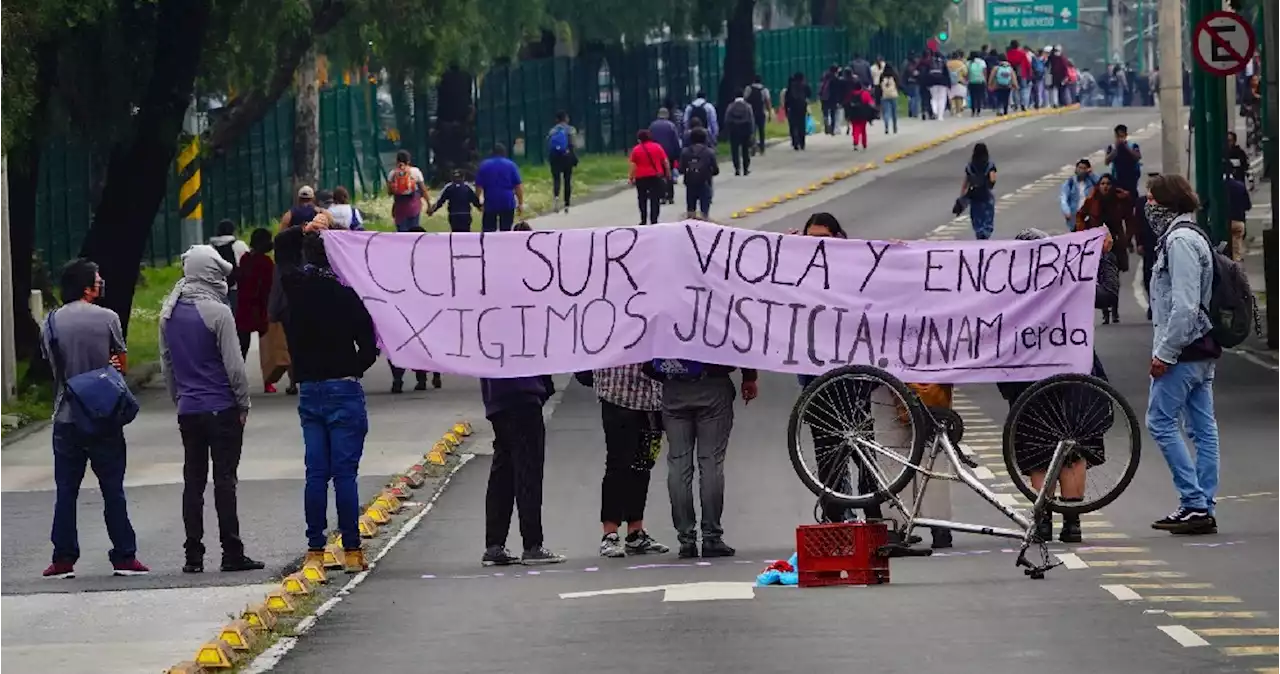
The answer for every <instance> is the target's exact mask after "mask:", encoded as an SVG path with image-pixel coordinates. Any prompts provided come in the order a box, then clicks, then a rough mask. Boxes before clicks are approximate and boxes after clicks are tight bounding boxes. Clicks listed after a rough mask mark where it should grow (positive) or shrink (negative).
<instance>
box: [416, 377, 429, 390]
mask: <svg viewBox="0 0 1280 674" xmlns="http://www.w3.org/2000/svg"><path fill="white" fill-rule="evenodd" d="M413 390H415V391H425V390H427V380H426V379H423V380H420V381H419V382H418V383H417V384H414V385H413Z"/></svg>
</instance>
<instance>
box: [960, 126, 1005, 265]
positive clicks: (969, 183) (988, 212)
mask: <svg viewBox="0 0 1280 674" xmlns="http://www.w3.org/2000/svg"><path fill="white" fill-rule="evenodd" d="M995 185H996V165H995V162H993V161H991V153H990V151H989V150H988V149H987V144H986V143H977V144H975V145H974V146H973V154H972V155H971V156H970V157H969V163H968V164H965V166H964V182H962V183H961V184H960V197H961V198H962V199H965V200H967V201H968V203H969V220H970V222H972V224H973V235H974V237H976V238H977V239H978V240H980V241H985V240H986V239H990V238H991V234H992V232H994V231H995V227H996V200H995V194H993V193H992V189H993V188H994V187H995Z"/></svg>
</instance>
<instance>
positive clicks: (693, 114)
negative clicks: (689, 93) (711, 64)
mask: <svg viewBox="0 0 1280 674" xmlns="http://www.w3.org/2000/svg"><path fill="white" fill-rule="evenodd" d="M695 119H696V120H698V121H699V122H702V128H704V129H706V130H707V133H708V134H710V136H711V137H712V138H719V137H720V120H718V119H716V106H714V105H712V104H711V102H710V101H708V100H707V94H706V92H704V91H702V90H698V95H697V96H694V98H693V102H692V103H690V104H689V105H688V107H686V108H685V109H684V123H685V126H687V127H688V128H690V129H692V128H693V120H695Z"/></svg>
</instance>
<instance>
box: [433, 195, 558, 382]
mask: <svg viewBox="0 0 1280 674" xmlns="http://www.w3.org/2000/svg"><path fill="white" fill-rule="evenodd" d="M565 210H566V211H567V210H569V209H567V208H566V209H565ZM441 386H444V383H443V382H441V381H440V373H439V372H434V373H432V375H431V388H440V387H441Z"/></svg>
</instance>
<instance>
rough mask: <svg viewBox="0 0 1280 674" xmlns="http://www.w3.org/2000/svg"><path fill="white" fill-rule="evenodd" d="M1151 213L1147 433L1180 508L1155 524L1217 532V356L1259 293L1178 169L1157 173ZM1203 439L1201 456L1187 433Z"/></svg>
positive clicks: (1247, 323)
mask: <svg viewBox="0 0 1280 674" xmlns="http://www.w3.org/2000/svg"><path fill="white" fill-rule="evenodd" d="M1149 188H1150V194H1149V196H1148V199H1147V205H1146V208H1145V210H1146V215H1147V221H1148V222H1149V223H1150V226H1151V227H1152V229H1153V231H1155V232H1157V235H1158V236H1159V243H1158V244H1157V253H1156V262H1155V265H1154V267H1153V269H1152V277H1151V320H1152V328H1153V330H1152V342H1153V343H1152V349H1151V392H1150V395H1149V396H1148V404H1147V419H1146V421H1147V431H1148V432H1149V433H1150V434H1151V437H1152V439H1154V440H1155V442H1156V445H1157V446H1159V447H1160V452H1161V453H1162V454H1164V458H1165V461H1166V462H1167V463H1168V464H1169V471H1170V472H1171V473H1172V474H1173V485H1174V487H1175V488H1176V489H1177V490H1178V497H1179V498H1178V501H1179V504H1178V508H1177V510H1174V511H1173V512H1172V513H1170V514H1169V515H1168V516H1166V517H1164V518H1161V519H1159V520H1156V521H1155V522H1153V523H1152V525H1151V526H1152V528H1154V529H1159V530H1162V531H1168V532H1170V533H1174V534H1212V533H1217V532H1218V522H1217V519H1216V516H1215V513H1214V503H1215V497H1216V495H1217V491H1218V423H1217V420H1216V419H1215V416H1214V406H1213V379H1214V369H1215V361H1216V360H1217V359H1218V358H1219V357H1221V355H1222V349H1223V348H1230V347H1233V346H1236V345H1237V344H1239V343H1240V342H1242V341H1244V339H1245V338H1246V337H1248V335H1249V331H1250V330H1251V329H1252V328H1253V318H1254V317H1253V303H1252V301H1253V297H1252V292H1251V291H1250V289H1249V281H1248V277H1247V276H1245V273H1244V270H1243V268H1242V267H1240V266H1239V265H1238V264H1236V263H1235V262H1232V261H1231V259H1230V258H1228V257H1227V256H1225V255H1223V254H1221V253H1219V252H1217V251H1216V250H1215V249H1214V248H1213V246H1212V244H1211V243H1210V242H1209V238H1208V235H1207V234H1206V233H1205V231H1204V230H1202V229H1200V227H1198V226H1197V225H1196V211H1197V210H1199V208H1200V202H1199V200H1198V199H1197V198H1196V194H1195V191H1194V190H1192V188H1191V185H1190V184H1189V183H1187V180H1186V178H1183V177H1182V176H1180V175H1176V174H1174V175H1159V176H1155V177H1153V178H1152V179H1151V182H1150V185H1149ZM1184 423H1185V427H1186V431H1187V436H1188V437H1190V439H1191V441H1192V442H1194V443H1195V458H1194V460H1193V459H1192V457H1191V453H1190V452H1189V451H1188V449H1187V445H1186V443H1185V442H1184V440H1183V437H1182V428H1183V425H1184Z"/></svg>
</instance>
